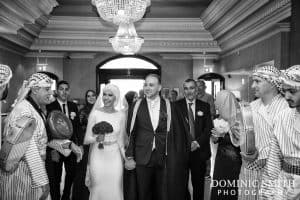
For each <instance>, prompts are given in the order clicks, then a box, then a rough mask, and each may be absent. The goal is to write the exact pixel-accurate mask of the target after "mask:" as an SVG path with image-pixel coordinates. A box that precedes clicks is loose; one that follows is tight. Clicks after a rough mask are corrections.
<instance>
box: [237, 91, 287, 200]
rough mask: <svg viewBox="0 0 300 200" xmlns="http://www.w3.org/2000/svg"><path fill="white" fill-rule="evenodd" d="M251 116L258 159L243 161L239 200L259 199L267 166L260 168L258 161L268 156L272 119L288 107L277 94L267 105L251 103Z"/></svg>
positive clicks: (260, 101)
mask: <svg viewBox="0 0 300 200" xmlns="http://www.w3.org/2000/svg"><path fill="white" fill-rule="evenodd" d="M250 106H251V109H252V114H253V124H254V132H255V146H256V148H257V150H258V154H259V156H258V158H257V159H256V160H255V161H254V162H247V161H244V160H243V165H242V168H241V173H240V181H241V182H245V181H247V183H246V184H241V185H240V187H239V190H240V191H239V199H240V200H252V199H260V195H261V194H260V191H259V190H260V185H261V182H262V177H266V176H263V173H265V172H264V171H265V169H264V168H266V169H267V166H260V165H259V164H258V160H265V161H266V159H267V158H268V156H269V151H270V140H271V137H272V133H273V126H274V118H275V117H276V115H277V114H278V113H280V112H281V111H282V110H283V109H284V108H287V107H288V104H287V102H286V101H285V99H284V98H283V97H282V96H281V95H280V94H278V95H277V96H275V97H274V98H273V100H272V102H271V103H270V104H268V105H266V106H265V105H264V104H263V102H262V100H261V99H257V100H255V101H253V102H252V103H251V104H250Z"/></svg>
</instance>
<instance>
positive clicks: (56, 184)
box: [46, 151, 77, 200]
mask: <svg viewBox="0 0 300 200" xmlns="http://www.w3.org/2000/svg"><path fill="white" fill-rule="evenodd" d="M59 155H60V159H59V162H54V161H52V159H51V153H50V151H49V152H47V159H46V170H47V174H48V178H49V185H50V195H51V199H52V200H61V199H62V200H69V199H70V192H71V187H72V184H73V182H74V178H75V175H76V167H77V162H76V156H75V154H73V153H71V154H70V155H69V156H68V157H64V156H63V155H62V154H59ZM63 164H64V165H65V170H66V176H65V183H64V190H63V195H62V198H60V197H61V196H60V182H61V176H62V166H63Z"/></svg>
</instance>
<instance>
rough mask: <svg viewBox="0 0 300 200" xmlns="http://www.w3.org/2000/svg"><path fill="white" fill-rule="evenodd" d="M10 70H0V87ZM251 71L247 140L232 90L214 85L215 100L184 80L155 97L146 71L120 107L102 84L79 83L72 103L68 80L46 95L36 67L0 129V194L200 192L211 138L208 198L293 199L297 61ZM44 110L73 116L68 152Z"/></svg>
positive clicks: (297, 153)
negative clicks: (57, 143) (83, 87)
mask: <svg viewBox="0 0 300 200" xmlns="http://www.w3.org/2000/svg"><path fill="white" fill-rule="evenodd" d="M0 67H1V66H0ZM9 78H10V77H9ZM9 78H8V76H7V75H6V76H4V75H3V77H1V69H0V86H1V87H2V85H1V80H2V79H6V80H3V81H2V83H4V85H5V86H6V84H7V83H8V81H7V79H8V80H9ZM252 78H253V84H252V88H253V89H254V91H255V96H256V97H257V99H256V100H254V101H253V102H251V103H250V104H249V106H250V107H251V114H250V115H251V116H250V118H251V119H252V120H251V123H250V124H252V126H253V131H254V136H255V139H254V140H255V141H248V140H250V138H248V137H247V131H248V129H247V128H248V127H246V125H245V124H244V123H241V121H239V120H241V116H242V120H243V117H245V116H243V114H244V113H243V111H242V109H241V106H242V105H241V104H240V103H239V102H238V101H237V99H236V98H235V96H234V94H233V93H232V92H230V91H227V90H222V91H220V92H219V93H218V94H217V96H216V100H215V101H214V100H213V99H212V97H211V96H209V95H207V94H206V93H205V92H203V91H205V83H204V81H202V80H194V79H186V80H185V81H184V83H183V94H184V98H182V99H179V100H177V101H174V102H173V101H172V102H170V100H169V99H167V98H162V97H160V94H159V93H160V91H161V89H162V86H161V80H160V77H159V76H158V75H156V74H149V75H147V76H146V78H145V83H144V87H143V96H144V97H142V98H138V96H137V94H136V93H134V92H130V93H127V94H126V95H125V98H126V106H125V109H118V108H117V105H120V104H119V103H120V100H121V97H120V91H119V88H118V87H117V86H115V85H113V84H107V85H106V86H105V87H104V88H103V90H102V92H101V94H100V95H99V96H98V97H97V96H96V93H95V91H93V90H88V91H87V92H86V95H85V100H86V105H85V107H84V108H82V109H81V110H79V111H78V109H77V106H76V104H74V103H72V102H70V101H69V95H70V85H69V83H68V82H66V81H60V82H58V83H57V91H56V99H55V100H54V101H53V98H52V96H53V91H52V90H51V86H52V83H53V82H52V79H51V78H49V77H48V76H47V74H45V73H35V74H33V75H32V76H31V77H30V78H29V79H28V80H26V81H24V84H23V86H22V88H21V89H20V91H19V93H18V97H17V99H16V101H15V103H14V108H13V110H12V111H11V113H10V114H9V116H8V117H7V119H6V123H5V129H4V131H3V133H2V137H3V141H2V146H1V150H0V199H5V200H15V199H28V200H34V199H39V200H43V199H52V200H61V199H63V200H66V199H70V198H72V199H90V200H99V199H104V200H110V199H111V200H123V199H125V200H127V199H128V200H154V199H155V200H167V199H172V200H190V199H194V200H201V199H204V185H205V176H206V175H207V168H208V166H209V163H210V158H211V144H210V143H214V144H218V149H217V152H216V157H215V164H214V166H212V167H213V168H214V170H213V171H214V173H213V179H212V183H211V187H212V190H211V200H217V199H218V200H220V199H228V200H234V199H240V200H245V199H246V200H247V199H278V200H279V199H281V200H282V199H300V150H299V149H300V146H299V145H300V126H299V124H300V123H299V122H300V113H299V112H300V66H292V67H291V68H289V69H287V70H284V71H279V70H278V69H276V68H275V67H273V66H262V67H259V68H257V69H255V70H254V71H253V74H252ZM1 87H0V88H1ZM214 106H215V108H216V110H217V111H218V116H217V118H216V119H214V118H215V117H216V113H215V108H214ZM53 110H59V111H61V112H62V113H64V114H65V115H66V116H67V117H68V118H69V119H70V120H71V122H72V126H73V134H72V137H71V138H70V143H68V146H67V147H65V148H66V149H69V150H70V152H71V153H70V154H68V155H65V154H63V153H61V152H59V151H58V150H57V149H55V148H52V147H51V146H50V145H49V142H51V141H52V140H53V138H52V135H51V134H50V133H49V131H47V124H46V119H47V115H48V114H49V113H51V112H52V111H53ZM248 117H249V116H248ZM220 121H221V122H220ZM220 123H221V125H220ZM104 124H105V125H104ZM251 142H252V145H254V149H255V150H254V151H253V152H250V153H249V152H247V151H245V146H248V145H250V146H251ZM246 148H247V147H246ZM63 166H64V168H65V178H64V189H63V193H62V195H61V193H60V184H61V181H62V180H61V178H62V170H63ZM189 176H190V179H191V184H192V188H193V189H192V192H190V191H189V189H188V181H189Z"/></svg>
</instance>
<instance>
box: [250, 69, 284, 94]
mask: <svg viewBox="0 0 300 200" xmlns="http://www.w3.org/2000/svg"><path fill="white" fill-rule="evenodd" d="M252 76H257V77H259V78H262V79H264V80H266V81H268V82H269V83H271V84H272V85H274V86H275V87H277V89H278V90H280V91H281V90H282V87H281V80H280V77H281V72H280V70H278V69H277V68H276V67H274V66H272V65H265V66H262V67H258V68H256V69H254V70H253V72H252Z"/></svg>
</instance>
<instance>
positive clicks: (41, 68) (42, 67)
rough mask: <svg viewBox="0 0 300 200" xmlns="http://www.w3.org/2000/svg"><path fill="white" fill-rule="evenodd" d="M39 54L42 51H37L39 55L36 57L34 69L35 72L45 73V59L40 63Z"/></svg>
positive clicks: (46, 64)
mask: <svg viewBox="0 0 300 200" xmlns="http://www.w3.org/2000/svg"><path fill="white" fill-rule="evenodd" d="M41 52H42V50H39V54H38V56H37V57H36V68H37V71H47V66H48V63H47V58H45V59H44V62H41V60H40V54H41Z"/></svg>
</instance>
